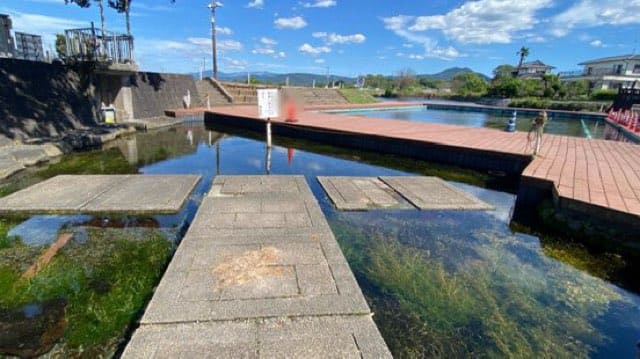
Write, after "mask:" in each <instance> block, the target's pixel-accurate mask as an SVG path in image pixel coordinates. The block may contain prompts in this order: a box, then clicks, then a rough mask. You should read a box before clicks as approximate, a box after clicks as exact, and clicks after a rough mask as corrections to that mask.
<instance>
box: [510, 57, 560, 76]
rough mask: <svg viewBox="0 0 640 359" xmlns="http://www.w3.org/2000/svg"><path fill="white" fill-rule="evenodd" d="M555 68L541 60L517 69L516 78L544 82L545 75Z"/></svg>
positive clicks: (526, 63)
mask: <svg viewBox="0 0 640 359" xmlns="http://www.w3.org/2000/svg"><path fill="white" fill-rule="evenodd" d="M554 68H555V67H553V66H549V65H546V64H545V63H544V62H542V61H540V60H536V61H531V62H525V63H523V64H522V65H521V66H520V67H517V68H516V76H518V77H520V78H524V79H538V80H542V78H543V77H544V75H546V74H548V73H550V72H551V70H553V69H554Z"/></svg>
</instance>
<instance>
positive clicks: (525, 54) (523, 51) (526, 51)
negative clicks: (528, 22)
mask: <svg viewBox="0 0 640 359" xmlns="http://www.w3.org/2000/svg"><path fill="white" fill-rule="evenodd" d="M529 53H530V50H529V48H528V47H526V46H522V47H521V48H520V50H518V52H517V53H516V54H517V55H518V56H520V62H518V70H519V69H520V67H522V63H523V62H524V60H525V59H526V58H527V57H529Z"/></svg>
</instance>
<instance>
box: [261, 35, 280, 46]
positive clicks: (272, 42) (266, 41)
mask: <svg viewBox="0 0 640 359" xmlns="http://www.w3.org/2000/svg"><path fill="white" fill-rule="evenodd" d="M260 42H261V43H262V44H263V45H267V46H275V45H277V44H278V42H277V41H276V40H274V39H270V38H268V37H262V38H260Z"/></svg>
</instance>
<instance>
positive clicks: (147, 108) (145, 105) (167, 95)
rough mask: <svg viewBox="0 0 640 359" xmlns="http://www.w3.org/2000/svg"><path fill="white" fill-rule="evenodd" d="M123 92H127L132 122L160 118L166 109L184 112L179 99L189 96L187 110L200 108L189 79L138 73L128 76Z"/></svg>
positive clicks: (175, 75) (192, 81)
mask: <svg viewBox="0 0 640 359" xmlns="http://www.w3.org/2000/svg"><path fill="white" fill-rule="evenodd" d="M123 88H125V89H126V88H130V89H131V90H130V91H131V103H132V107H133V108H132V110H133V113H132V116H133V118H136V119H141V118H151V117H158V116H163V115H164V111H165V110H167V109H177V108H184V104H183V97H184V96H186V95H187V92H190V93H191V107H192V108H193V107H201V106H202V103H201V101H200V96H199V95H198V90H197V89H196V82H195V80H194V79H193V77H192V76H189V75H179V74H161V73H157V72H139V73H138V74H136V75H131V76H129V78H128V81H126V82H125V84H124V86H123Z"/></svg>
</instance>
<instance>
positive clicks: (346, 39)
mask: <svg viewBox="0 0 640 359" xmlns="http://www.w3.org/2000/svg"><path fill="white" fill-rule="evenodd" d="M311 36H313V37H315V38H319V39H324V40H325V41H326V42H327V44H329V45H333V44H361V43H363V42H365V41H366V40H367V37H366V36H364V35H362V34H353V35H339V34H336V33H326V32H314V33H313V34H311Z"/></svg>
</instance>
